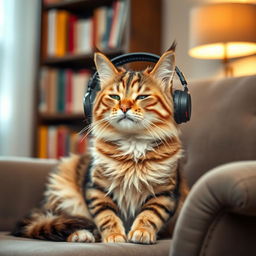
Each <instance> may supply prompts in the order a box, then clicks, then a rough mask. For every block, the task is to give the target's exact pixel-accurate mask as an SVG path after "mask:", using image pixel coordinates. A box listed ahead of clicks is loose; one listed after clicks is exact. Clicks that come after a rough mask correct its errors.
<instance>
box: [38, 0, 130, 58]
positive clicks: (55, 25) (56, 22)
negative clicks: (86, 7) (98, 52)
mask: <svg viewBox="0 0 256 256" xmlns="http://www.w3.org/2000/svg"><path fill="white" fill-rule="evenodd" d="M128 9H129V8H128V2H127V1H126V0H120V1H114V2H113V6H112V7H107V6H101V7H98V8H96V9H94V12H93V14H92V15H91V16H88V17H86V18H84V17H83V18H81V17H79V16H76V15H75V14H70V13H69V12H67V11H64V10H56V9H51V10H49V11H48V12H47V13H45V15H44V20H45V21H44V26H43V31H42V36H43V44H42V55H43V57H45V55H46V56H48V57H63V56H65V55H68V54H88V53H91V52H92V51H93V50H94V49H95V48H98V49H102V50H106V49H108V48H111V49H112V48H117V47H120V46H121V44H122V38H123V35H124V30H125V29H124V28H125V24H126V21H127V14H128Z"/></svg>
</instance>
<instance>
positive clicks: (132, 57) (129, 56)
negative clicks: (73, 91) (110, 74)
mask: <svg viewBox="0 0 256 256" xmlns="http://www.w3.org/2000/svg"><path fill="white" fill-rule="evenodd" d="M159 59H160V56H159V55H157V54H153V53H148V52H132V53H125V54H122V55H120V56H116V57H114V58H112V59H111V62H112V63H113V64H114V65H115V66H117V67H119V66H122V65H125V64H127V63H130V62H136V61H137V62H139V61H143V62H154V63H156V62H157V61H158V60H159ZM175 72H176V74H177V75H178V77H179V79H180V82H181V84H182V85H183V86H184V89H185V90H188V88H187V81H186V79H185V77H184V75H183V73H182V72H181V71H180V70H179V68H178V67H177V66H176V67H175ZM97 77H98V72H97V71H96V72H95V73H94V75H93V76H92V78H91V79H90V80H91V81H95V79H97ZM97 84H98V83H89V85H92V86H93V85H94V86H95V87H96V85H97ZM95 87H90V88H89V89H94V88H95ZM97 89H98V90H100V88H97Z"/></svg>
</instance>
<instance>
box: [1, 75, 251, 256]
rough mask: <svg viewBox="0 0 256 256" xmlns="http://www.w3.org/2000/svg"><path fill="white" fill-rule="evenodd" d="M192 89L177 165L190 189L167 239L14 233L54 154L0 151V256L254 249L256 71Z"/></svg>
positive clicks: (178, 255)
mask: <svg viewBox="0 0 256 256" xmlns="http://www.w3.org/2000/svg"><path fill="white" fill-rule="evenodd" d="M190 92H191V94H192V98H193V112H192V119H191V121H190V122H189V123H187V124H185V125H182V126H181V130H182V131H181V138H182V141H183V145H184V151H185V156H186V157H185V158H184V160H183V161H182V162H181V166H182V168H183V170H184V175H185V177H186V178H187V180H188V184H189V186H190V187H192V189H191V192H190V194H189V196H188V198H187V199H186V201H185V204H184V207H183V208H182V211H181V214H180V216H179V218H178V221H177V224H176V227H175V230H174V235H173V238H172V240H170V239H166V240H159V241H158V242H157V244H155V245H139V244H130V243H125V244H103V243H95V244H83V243H65V242H63V243H59V242H49V241H39V240H32V239H25V238H17V237H12V236H10V235H9V234H8V232H9V231H10V230H11V228H12V227H13V225H14V223H15V222H16V221H17V220H18V219H20V218H21V217H22V216H23V215H24V214H26V213H27V212H28V211H29V210H30V209H31V208H33V207H35V206H36V205H37V204H38V202H39V201H40V200H41V199H42V193H43V190H44V184H45V181H46V177H47V174H48V172H49V170H50V169H52V168H53V167H54V166H55V165H56V164H57V161H55V160H38V159H23V158H22V159H20V158H9V159H7V158H4V157H1V158H0V190H1V193H0V231H1V232H0V256H3V255H4V256H8V255H13V256H17V255H26V256H29V255H38V256H41V255H49V256H53V255H54V256H57V255H63V256H65V255H78V256H79V255H87V256H90V255H93V256H96V255H99V256H100V255H104V256H107V255H112V256H115V255H123V256H127V255H140V254H143V255H145V256H146V255H147V256H150V255H152V256H158V255H159V256H160V255H161V256H163V255H171V256H199V255H206V256H214V255H218V256H222V255H225V256H226V255H232V256H236V255H256V243H255V242H254V241H255V237H256V235H255V234H256V231H255V230H256V135H255V131H256V76H247V77H239V78H228V79H222V80H216V81H201V82H194V83H192V84H191V85H190ZM253 160H255V161H253Z"/></svg>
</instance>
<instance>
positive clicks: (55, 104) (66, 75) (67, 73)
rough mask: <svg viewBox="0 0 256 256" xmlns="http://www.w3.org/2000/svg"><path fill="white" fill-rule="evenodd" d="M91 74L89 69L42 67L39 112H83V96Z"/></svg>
mask: <svg viewBox="0 0 256 256" xmlns="http://www.w3.org/2000/svg"><path fill="white" fill-rule="evenodd" d="M90 76H91V73H90V71H89V70H80V71H73V70H71V69H52V68H46V67H44V68H42V70H41V74H40V85H39V90H40V102H39V112H40V113H45V114H56V113H66V114H74V113H75V114H82V113H83V97H84V94H85V91H86V89H87V84H88V81H89V78H90Z"/></svg>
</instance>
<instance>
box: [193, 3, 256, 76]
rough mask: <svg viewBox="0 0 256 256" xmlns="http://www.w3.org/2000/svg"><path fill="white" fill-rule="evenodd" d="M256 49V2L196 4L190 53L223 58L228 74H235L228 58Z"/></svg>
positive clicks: (202, 56) (245, 54) (250, 52)
mask: <svg viewBox="0 0 256 256" xmlns="http://www.w3.org/2000/svg"><path fill="white" fill-rule="evenodd" d="M255 53H256V5H255V4H244V3H220V4H210V5H203V6H198V7H195V8H193V9H192V10H191V13H190V50H189V55H190V56H192V57H195V58H200V59H222V60H223V63H224V67H225V75H226V76H229V75H232V69H231V68H230V67H229V65H228V60H229V59H231V58H237V57H241V56H247V55H253V54H255Z"/></svg>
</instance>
